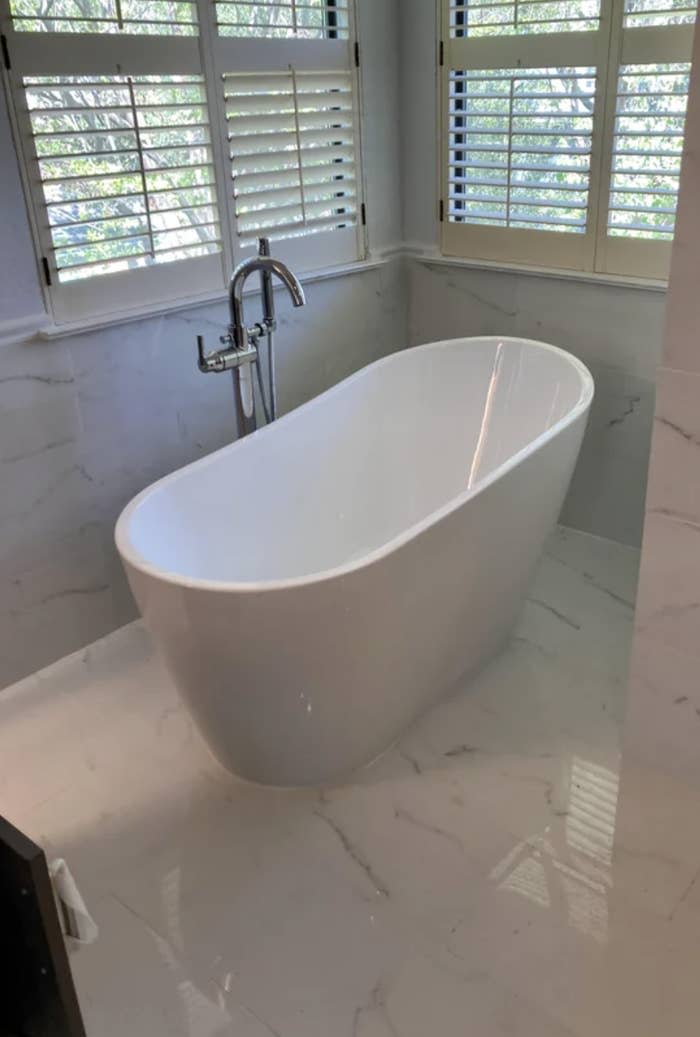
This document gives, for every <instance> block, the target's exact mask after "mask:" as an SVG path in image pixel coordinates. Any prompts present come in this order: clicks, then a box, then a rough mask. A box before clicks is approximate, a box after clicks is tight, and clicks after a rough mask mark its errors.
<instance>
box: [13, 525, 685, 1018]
mask: <svg viewBox="0 0 700 1037" xmlns="http://www.w3.org/2000/svg"><path fill="white" fill-rule="evenodd" d="M637 563H638V555H637V553H636V552H634V551H632V550H630V549H628V548H624V547H621V546H619V545H616V544H612V543H611V542H609V541H604V540H598V539H596V538H593V537H589V536H586V535H583V534H579V533H573V532H571V531H569V530H563V529H562V530H558V531H557V532H556V533H555V534H554V535H553V537H552V538H551V540H550V543H549V545H548V549H547V553H546V555H545V557H544V558H543V560H542V563H541V565H540V568H539V571H538V574H537V578H536V580H535V583H534V585H533V588H532V591H531V594H530V597H529V600H528V603H527V605H526V607H525V610H524V613H523V616H522V619H521V621H520V623H519V626H518V628H517V630H516V632H515V635H514V637H513V640H512V643H511V645H510V647H509V648H508V650H507V651H506V652H505V653H504V654H503V655H502V656H501V657H500V658H499V659H497V660H496V661H494V662H493V663H492V664H491V665H489V666H488V667H487V668H486V669H485V670H484V671H483V672H482V673H481V674H480V675H479V676H478V678H477V679H476V680H474V681H472V682H471V683H470V684H469V686H467V687H463V688H459V689H456V691H455V694H454V695H453V696H452V697H451V698H449V699H447V700H446V701H445V702H443V703H442V704H441V705H440V706H438V707H437V708H435V709H433V710H432V711H431V712H429V713H428V714H427V715H426V716H424V717H423V719H422V720H421V721H419V722H418V723H417V724H416V725H415V726H414V727H413V728H412V729H411V730H410V731H408V732H407V733H406V735H405V737H404V738H403V739H402V740H401V742H400V743H399V744H398V745H396V746H395V747H394V748H393V749H392V750H391V751H389V752H388V753H386V754H385V755H384V756H383V757H382V758H381V759H380V760H378V761H377V762H376V763H375V764H374V765H373V766H371V767H369V768H367V769H365V770H363V771H362V772H360V773H358V774H356V775H355V776H354V777H353V779H352V780H350V781H348V782H347V783H345V784H343V785H338V786H337V787H329V788H325V789H323V790H316V791H303V792H282V791H270V790H265V789H260V788H256V787H253V786H248V785H244V784H241V783H239V782H237V781H235V780H234V779H233V778H231V777H230V776H229V775H227V774H226V773H225V772H223V771H222V770H221V769H220V768H219V767H218V765H217V764H216V763H214V762H213V761H212V759H211V758H210V756H209V755H208V752H207V750H206V748H205V747H204V745H203V743H202V742H201V740H200V739H199V737H198V735H197V734H196V732H195V731H194V730H193V728H192V725H191V723H190V720H189V717H188V715H187V714H186V713H185V711H184V710H183V709H182V707H181V706H180V705H179V702H178V700H177V698H176V695H175V692H174V690H173V688H172V686H171V684H170V682H169V680H168V677H167V676H166V674H165V673H164V671H163V669H162V667H161V665H160V663H159V661H158V659H157V658H156V656H155V655H154V653H153V650H152V647H151V644H150V642H149V639H148V637H147V635H146V634H145V632H144V630H143V629H142V627H141V625H140V624H133V625H131V626H129V627H125V628H124V629H123V630H121V631H118V632H117V633H116V634H113V635H112V636H110V637H108V638H106V639H105V640H103V641H100V642H97V643H96V644H94V645H93V646H91V647H90V648H88V649H86V650H85V651H83V652H81V653H79V654H77V655H74V656H71V657H69V658H68V659H65V660H63V661H62V662H61V663H58V664H56V665H55V666H53V667H51V668H50V669H48V670H45V671H43V672H41V673H38V674H36V675H34V676H33V677H31V678H28V679H27V680H25V681H23V682H21V683H20V684H17V685H15V686H13V687H12V688H10V689H8V690H7V691H6V692H4V693H3V694H2V696H0V804H1V807H0V809H2V812H3V813H6V814H7V815H8V816H9V818H10V819H11V820H12V821H13V822H14V823H16V824H18V825H19V826H20V827H22V828H23V829H24V830H25V831H27V832H28V834H30V835H31V836H33V837H34V838H35V839H37V840H39V841H40V842H41V843H42V844H43V845H44V846H45V848H46V850H47V853H48V854H49V855H52V854H55V855H58V854H59V853H60V855H61V856H64V857H66V858H67V860H68V861H69V863H70V865H71V867H72V869H73V871H74V872H75V874H76V877H77V879H78V881H79V883H80V885H81V887H82V889H83V892H84V894H85V896H86V899H87V900H88V901H89V905H90V907H91V909H92V910H93V913H94V914H95V916H96V918H97V920H98V923H99V924H100V927H101V934H100V938H99V940H98V942H97V944H95V945H94V946H93V947H91V948H87V949H85V950H83V951H81V952H79V953H78V954H76V955H75V956H74V958H73V959H72V961H73V967H74V971H75V976H76V983H77V986H78V991H79V995H80V999H81V1002H82V1005H83V1010H84V1014H85V1018H86V1022H87V1025H88V1031H89V1034H90V1035H91V1037H92V1035H94V1037H117V1035H119V1037H126V1035H129V1037H166V1035H167V1037H181V1035H182V1037H184V1035H187V1037H223V1035H235V1037H269V1035H276V1037H433V1035H435V1037H438V1035H439V1037H453V1035H454V1037H457V1035H459V1037H464V1035H469V1037H472V1035H473V1037H502V1035H509V1037H572V1035H574V1037H660V1035H661V1034H663V1035H664V1037H686V1034H687V1035H688V1037H690V1035H693V1034H696V1033H697V1010H698V1009H699V1008H700V994H699V993H698V992H697V980H696V972H697V967H696V966H697V947H698V943H699V942H700V893H698V891H697V890H696V888H695V879H696V877H697V874H698V869H700V826H698V827H699V830H696V829H695V827H694V826H693V825H692V824H689V823H688V819H689V818H691V817H693V816H697V806H698V804H697V803H696V802H695V799H694V798H693V796H692V794H691V793H690V791H689V790H687V789H684V788H682V787H681V786H679V785H678V784H676V783H675V782H674V781H673V780H672V779H671V778H664V779H662V778H660V777H658V776H656V775H651V774H649V773H648V772H640V771H635V769H634V768H633V767H631V768H626V769H625V770H624V777H623V781H622V792H621V793H620V772H621V769H620V754H619V745H620V727H621V721H622V717H623V710H624V696H625V683H626V669H627V656H628V650H629V642H630V636H631V627H632V614H633V599H634V593H635V582H636V569H637ZM699 888H700V887H699Z"/></svg>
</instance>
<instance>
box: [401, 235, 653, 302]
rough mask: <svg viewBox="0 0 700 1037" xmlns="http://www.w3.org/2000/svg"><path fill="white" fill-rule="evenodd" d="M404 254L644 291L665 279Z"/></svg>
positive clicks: (413, 251)
mask: <svg viewBox="0 0 700 1037" xmlns="http://www.w3.org/2000/svg"><path fill="white" fill-rule="evenodd" d="M405 255H407V256H409V257H410V258H411V259H414V260H416V261H417V262H420V263H424V264H425V265H426V266H448V267H461V268H463V269H466V270H492V271H494V272H497V273H504V274H520V275H521V276H523V277H543V278H551V279H554V280H560V281H580V282H583V283H584V284H598V285H609V286H610V287H613V288H636V289H641V290H643V291H646V292H666V291H667V290H668V281H659V280H655V279H651V278H644V277H630V276H625V275H621V274H598V273H593V272H591V271H583V270H562V269H560V268H553V267H545V266H525V265H523V264H520V263H496V262H493V261H491V260H488V259H463V258H462V257H461V256H445V255H443V254H442V253H441V252H438V251H437V250H431V249H423V248H421V247H420V246H412V247H409V248H407V249H406V251H405Z"/></svg>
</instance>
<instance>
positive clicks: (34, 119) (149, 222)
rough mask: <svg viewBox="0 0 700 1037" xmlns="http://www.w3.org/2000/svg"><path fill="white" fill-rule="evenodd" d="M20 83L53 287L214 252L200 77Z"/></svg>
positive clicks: (216, 232) (216, 242)
mask: <svg viewBox="0 0 700 1037" xmlns="http://www.w3.org/2000/svg"><path fill="white" fill-rule="evenodd" d="M24 86H25V95H26V99H27V105H28V108H29V115H30V120H31V126H32V132H33V144H34V150H35V154H36V163H37V167H38V177H39V180H40V183H41V188H42V191H43V196H44V204H45V213H46V219H47V221H48V229H49V233H50V238H51V241H52V250H51V251H52V259H51V267H52V268H53V269H54V270H55V271H56V272H57V275H58V279H59V281H60V282H66V281H75V280H77V279H80V278H85V277H93V276H95V275H100V274H112V273H117V272H120V271H124V270H131V269H134V268H139V267H146V266H152V265H154V264H162V263H167V262H170V261H173V260H181V259H187V258H191V257H195V256H205V255H208V254H211V253H216V252H219V251H220V250H221V244H220V242H221V235H220V227H219V220H218V215H217V205H216V198H215V188H214V169H213V162H212V155H211V146H210V133H209V124H208V117H207V109H206V100H205V91H204V84H203V80H202V77H200V76H167V77H162V76H161V77H135V78H132V77H117V76H114V77H107V76H104V77H95V76H92V77H87V76H61V77H32V78H26V79H25V80H24Z"/></svg>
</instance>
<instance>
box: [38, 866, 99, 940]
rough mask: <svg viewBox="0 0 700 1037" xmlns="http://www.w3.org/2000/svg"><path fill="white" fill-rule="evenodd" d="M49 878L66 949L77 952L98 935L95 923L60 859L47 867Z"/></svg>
mask: <svg viewBox="0 0 700 1037" xmlns="http://www.w3.org/2000/svg"><path fill="white" fill-rule="evenodd" d="M49 876H50V878H51V882H52V884H53V891H54V896H55V897H56V904H57V907H58V917H59V919H60V922H61V927H62V929H63V933H64V936H65V937H66V943H67V945H68V949H69V950H78V949H79V948H80V947H84V946H86V945H87V944H89V943H94V942H95V940H96V939H97V935H98V928H97V923H96V922H95V919H94V918H93V917H92V915H91V914H90V912H89V911H88V909H87V907H86V906H85V901H84V900H83V898H82V895H81V893H80V890H79V889H78V887H77V885H76V883H75V879H74V878H73V876H72V875H71V873H70V869H69V867H68V865H67V864H66V862H65V861H64V860H63V858H62V857H59V858H57V859H56V860H55V861H52V863H51V864H50V865H49Z"/></svg>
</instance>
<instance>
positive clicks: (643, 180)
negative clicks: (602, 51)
mask: <svg viewBox="0 0 700 1037" xmlns="http://www.w3.org/2000/svg"><path fill="white" fill-rule="evenodd" d="M689 78H690V65H689V64H674V65H669V64H667V65H623V66H622V68H621V69H620V76H619V80H618V88H617V110H616V117H615V131H614V136H613V158H612V179H611V191H610V201H609V207H608V234H610V235H612V236H625V237H631V238H646V239H649V240H656V241H672V240H673V233H674V228H675V215H676V204H677V201H678V181H679V176H680V167H681V154H682V151H683V134H684V124H685V111H686V107H687V101H688V81H689Z"/></svg>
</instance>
